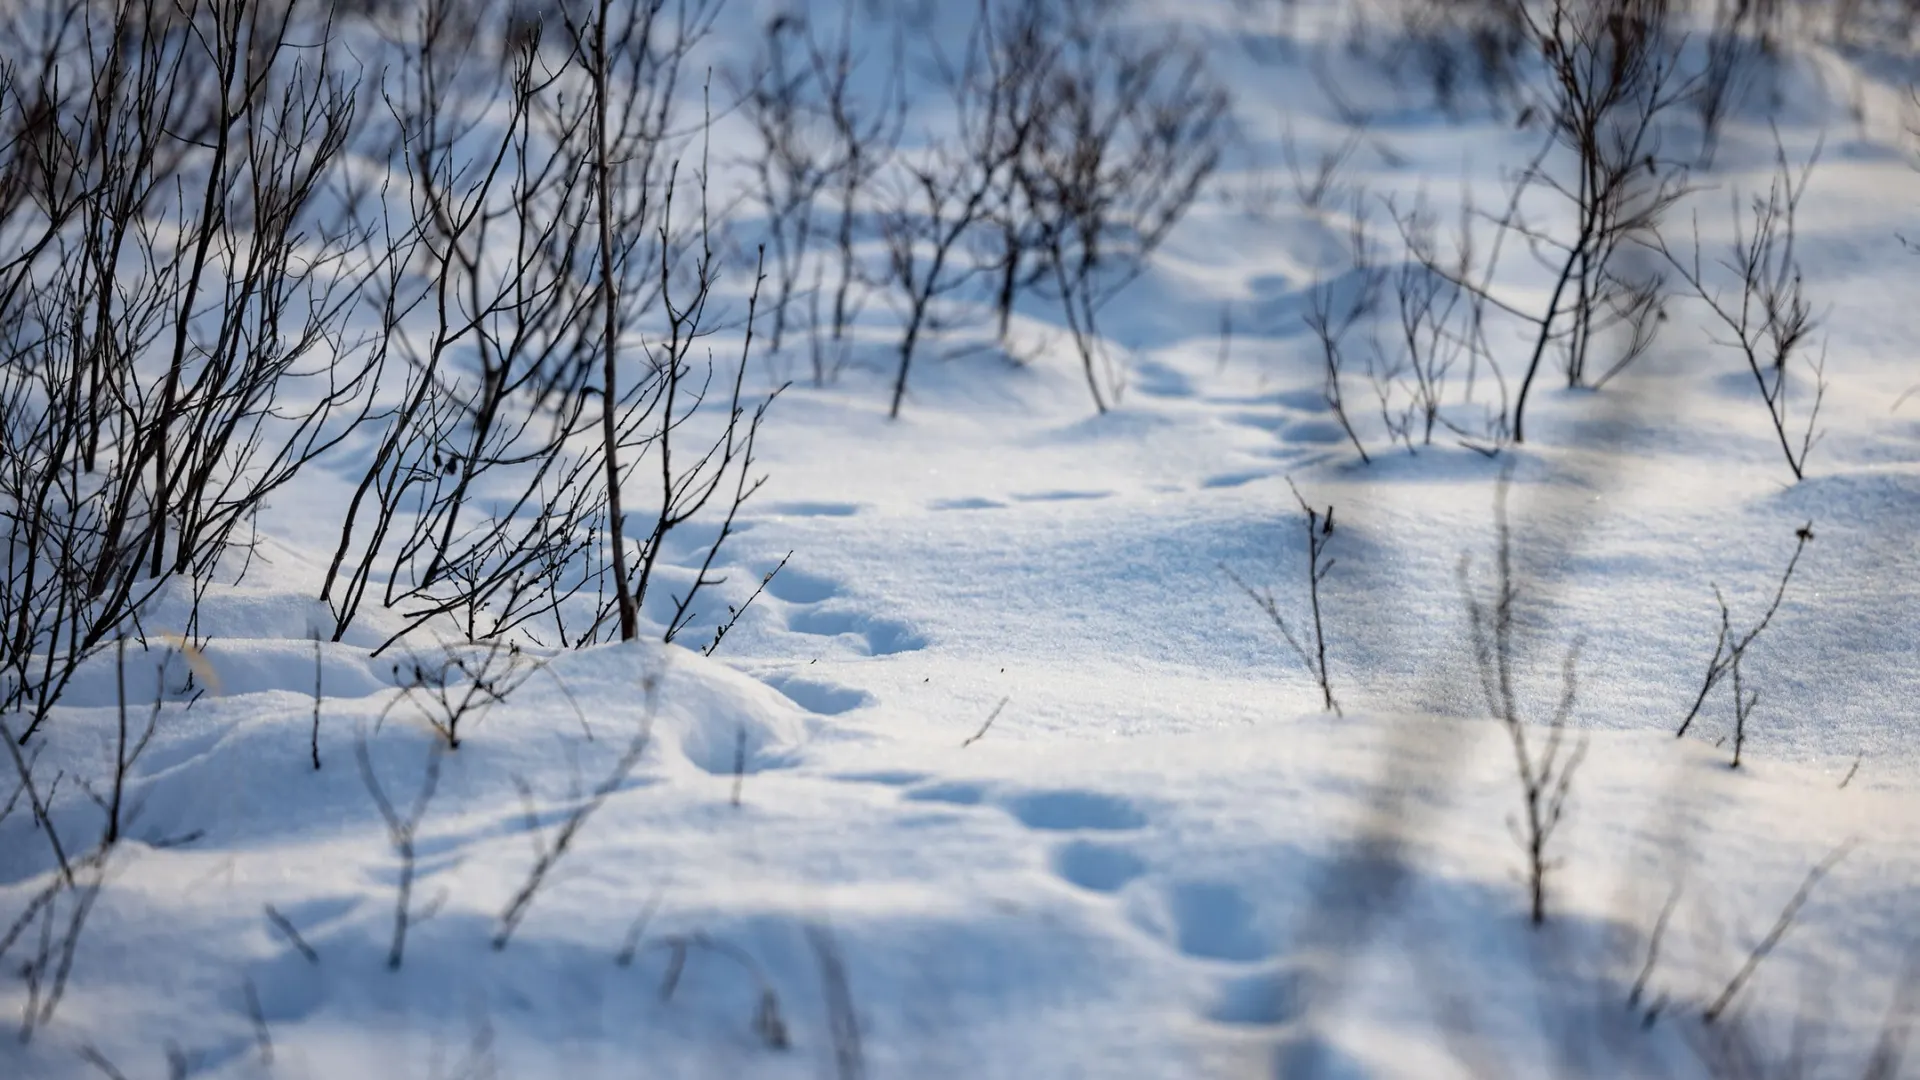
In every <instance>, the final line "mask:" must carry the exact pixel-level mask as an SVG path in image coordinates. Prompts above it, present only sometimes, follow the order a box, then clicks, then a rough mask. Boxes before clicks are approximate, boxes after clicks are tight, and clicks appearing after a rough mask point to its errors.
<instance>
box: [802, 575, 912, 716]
mask: <svg viewBox="0 0 1920 1080" xmlns="http://www.w3.org/2000/svg"><path fill="white" fill-rule="evenodd" d="M839 592H840V586H839V584H838V583H837V582H835V581H833V580H832V579H830V578H825V577H821V576H819V575H817V574H810V573H808V572H806V571H805V570H800V569H798V568H795V567H788V568H787V569H784V570H782V571H780V572H779V573H777V574H775V575H774V576H773V580H771V581H769V582H767V595H768V596H771V597H773V598H774V599H775V600H778V601H780V602H781V603H782V604H785V605H786V606H787V607H788V609H789V610H788V611H787V620H786V621H787V629H788V630H791V631H793V632H794V633H796V634H810V635H813V636H815V637H826V638H844V639H846V642H847V644H849V645H851V646H852V647H853V648H854V649H855V650H856V651H857V652H860V653H863V654H865V655H867V656H889V655H892V654H894V653H902V652H912V651H914V650H916V649H923V648H925V647H926V644H927V642H926V639H925V638H923V637H921V636H920V635H919V634H918V633H915V632H914V630H913V629H912V628H911V627H909V626H907V625H906V624H905V623H901V622H895V621H894V620H892V619H883V618H879V617H877V616H873V615H864V614H860V613H858V612H850V611H844V610H838V609H835V608H822V607H821V606H820V605H822V604H826V603H827V602H829V601H831V600H834V599H835V598H836V597H837V596H838V595H839ZM796 685H799V684H796ZM827 685H828V684H824V683H813V684H808V685H799V688H798V690H797V692H798V693H800V694H804V695H807V697H808V698H809V699H810V701H811V702H815V703H819V704H822V705H825V706H826V707H816V706H815V704H810V703H809V701H800V699H799V698H798V697H796V696H795V694H794V693H787V691H786V690H785V689H784V688H782V687H780V686H779V685H778V684H775V688H776V689H781V691H782V692H783V693H787V696H788V697H792V698H794V700H796V701H800V704H801V705H803V706H805V707H806V708H809V709H813V711H815V712H826V713H838V712H846V711H847V710H848V709H851V708H854V707H856V706H857V705H859V704H862V702H860V701H856V700H852V699H849V698H848V697H847V696H846V694H848V693H860V691H849V690H846V689H845V688H838V687H836V688H833V690H834V691H837V692H833V693H829V692H827V691H825V690H823V689H820V688H824V687H826V686H827Z"/></svg>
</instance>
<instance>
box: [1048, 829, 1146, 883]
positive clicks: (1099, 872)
mask: <svg viewBox="0 0 1920 1080" xmlns="http://www.w3.org/2000/svg"><path fill="white" fill-rule="evenodd" d="M1053 872H1054V873H1056V874H1058V875H1059V876H1060V878H1061V879H1062V880H1064V881H1067V882H1069V883H1071V884H1074V885H1078V886H1079V887H1080V888H1082V889H1086V890H1087V891H1089V892H1100V893H1110V892H1119V891H1120V890H1121V889H1123V888H1125V887H1126V885H1127V883H1128V882H1131V881H1133V880H1134V879H1135V878H1138V877H1139V876H1140V875H1142V874H1144V873H1146V872H1147V864H1146V862H1145V860H1143V859H1141V858H1140V856H1138V855H1135V854H1134V853H1133V852H1131V851H1128V850H1127V849H1126V848H1123V847H1115V846H1114V845H1112V844H1101V843H1096V842H1094V841H1091V840H1071V841H1068V842H1067V843H1065V844H1062V845H1060V847H1059V849H1058V850H1056V851H1055V852H1054V853H1053Z"/></svg>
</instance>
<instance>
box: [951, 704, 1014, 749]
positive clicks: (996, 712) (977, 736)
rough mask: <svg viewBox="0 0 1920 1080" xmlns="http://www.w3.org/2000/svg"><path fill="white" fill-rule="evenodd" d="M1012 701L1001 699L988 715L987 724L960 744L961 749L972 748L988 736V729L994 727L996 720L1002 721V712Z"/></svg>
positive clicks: (982, 725)
mask: <svg viewBox="0 0 1920 1080" xmlns="http://www.w3.org/2000/svg"><path fill="white" fill-rule="evenodd" d="M1012 700H1013V699H1012V698H1011V697H1003V698H1001V699H1000V701H999V703H998V704H996V705H994V707H993V711H992V712H990V713H988V714H987V722H986V723H984V724H981V725H980V730H979V731H976V732H974V733H973V734H972V735H969V736H967V741H965V742H963V743H961V744H960V749H962V750H965V749H966V748H967V747H969V746H972V745H973V744H974V743H977V742H979V741H980V740H981V738H982V737H984V736H985V735H986V733H987V729H988V728H990V727H992V726H993V722H994V721H995V720H998V719H1000V710H1001V709H1004V708H1006V707H1007V702H1009V701H1012Z"/></svg>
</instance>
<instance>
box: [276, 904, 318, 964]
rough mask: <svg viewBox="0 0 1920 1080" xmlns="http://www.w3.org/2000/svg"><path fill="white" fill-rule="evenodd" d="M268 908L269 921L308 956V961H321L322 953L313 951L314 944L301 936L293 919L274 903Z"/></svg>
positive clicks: (313, 962)
mask: <svg viewBox="0 0 1920 1080" xmlns="http://www.w3.org/2000/svg"><path fill="white" fill-rule="evenodd" d="M266 910H267V921H268V922H270V923H272V924H273V927H274V929H276V930H278V931H280V933H281V935H282V936H284V937H285V938H286V939H287V941H288V942H290V943H291V944H292V945H293V947H294V948H295V949H297V950H298V951H299V953H300V955H301V956H304V957H306V958H307V963H309V964H317V963H319V962H320V954H319V953H317V952H315V951H313V946H311V945H309V944H307V940H306V939H305V938H303V937H301V936H300V931H299V929H298V928H297V927H295V926H294V925H293V921H292V920H290V919H288V918H287V917H286V916H285V915H282V914H280V912H279V911H278V910H277V909H275V908H274V906H273V905H272V904H268V905H267V906H266Z"/></svg>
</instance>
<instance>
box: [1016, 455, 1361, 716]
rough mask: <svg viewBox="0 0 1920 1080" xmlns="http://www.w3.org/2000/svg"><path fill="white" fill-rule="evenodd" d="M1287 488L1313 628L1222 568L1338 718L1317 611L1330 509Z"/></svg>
mask: <svg viewBox="0 0 1920 1080" xmlns="http://www.w3.org/2000/svg"><path fill="white" fill-rule="evenodd" d="M1287 488H1288V490H1290V491H1292V492H1293V498H1294V501H1295V502H1297V503H1299V504H1300V512H1301V514H1303V515H1305V519H1306V520H1305V525H1306V536H1307V566H1306V570H1307V573H1306V578H1307V610H1308V612H1309V614H1310V617H1311V619H1312V620H1313V622H1312V626H1311V627H1309V628H1305V629H1303V630H1298V631H1297V630H1296V629H1295V626H1296V623H1290V622H1289V621H1288V620H1287V617H1286V614H1285V613H1284V612H1282V611H1281V610H1280V602H1279V601H1278V600H1276V599H1275V598H1274V595H1273V590H1272V589H1256V588H1254V587H1253V586H1252V585H1249V584H1247V583H1246V582H1245V581H1243V580H1241V578H1240V577H1239V576H1238V575H1237V574H1235V573H1234V572H1233V571H1232V570H1231V569H1228V568H1226V567H1224V566H1223V567H1221V569H1223V570H1225V571H1226V574H1227V577H1228V578H1229V579H1231V580H1232V582H1233V583H1234V584H1235V585H1237V586H1239V587H1240V591H1241V592H1244V593H1246V594H1247V596H1249V597H1250V598H1252V600H1253V602H1254V603H1256V604H1259V605H1260V610H1261V611H1263V612H1265V613H1266V615H1267V618H1268V620H1269V621H1271V622H1272V623H1273V625H1274V627H1275V629H1277V630H1279V631H1280V636H1281V638H1282V639H1284V640H1285V641H1286V643H1287V647H1288V648H1290V649H1292V650H1293V654H1294V655H1295V656H1297V657H1299V658H1300V663H1301V664H1302V665H1303V666H1304V667H1305V668H1306V669H1307V673H1308V674H1309V675H1312V676H1313V678H1314V681H1315V682H1317V683H1319V685H1320V698H1321V702H1322V704H1323V705H1324V707H1325V708H1326V710H1327V711H1328V712H1330V713H1334V714H1335V715H1338V714H1339V713H1340V703H1339V702H1337V701H1335V700H1334V697H1333V679H1332V677H1331V676H1330V675H1329V674H1328V672H1327V634H1326V623H1325V621H1324V620H1323V619H1322V617H1321V611H1320V583H1321V582H1323V581H1325V580H1326V577H1327V574H1329V573H1330V572H1332V570H1333V564H1334V560H1333V559H1331V558H1328V557H1327V545H1328V544H1329V543H1330V542H1331V541H1332V539H1333V507H1331V506H1329V507H1327V508H1326V509H1325V510H1324V511H1323V510H1319V509H1316V508H1315V507H1314V506H1313V505H1311V504H1310V503H1308V502H1307V499H1306V496H1304V495H1302V494H1300V489H1299V488H1297V487H1294V485H1293V480H1292V479H1291V478H1289V479H1288V480H1287ZM1296 622H1297V621H1296ZM995 711H996V712H997V711H998V710H995Z"/></svg>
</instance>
